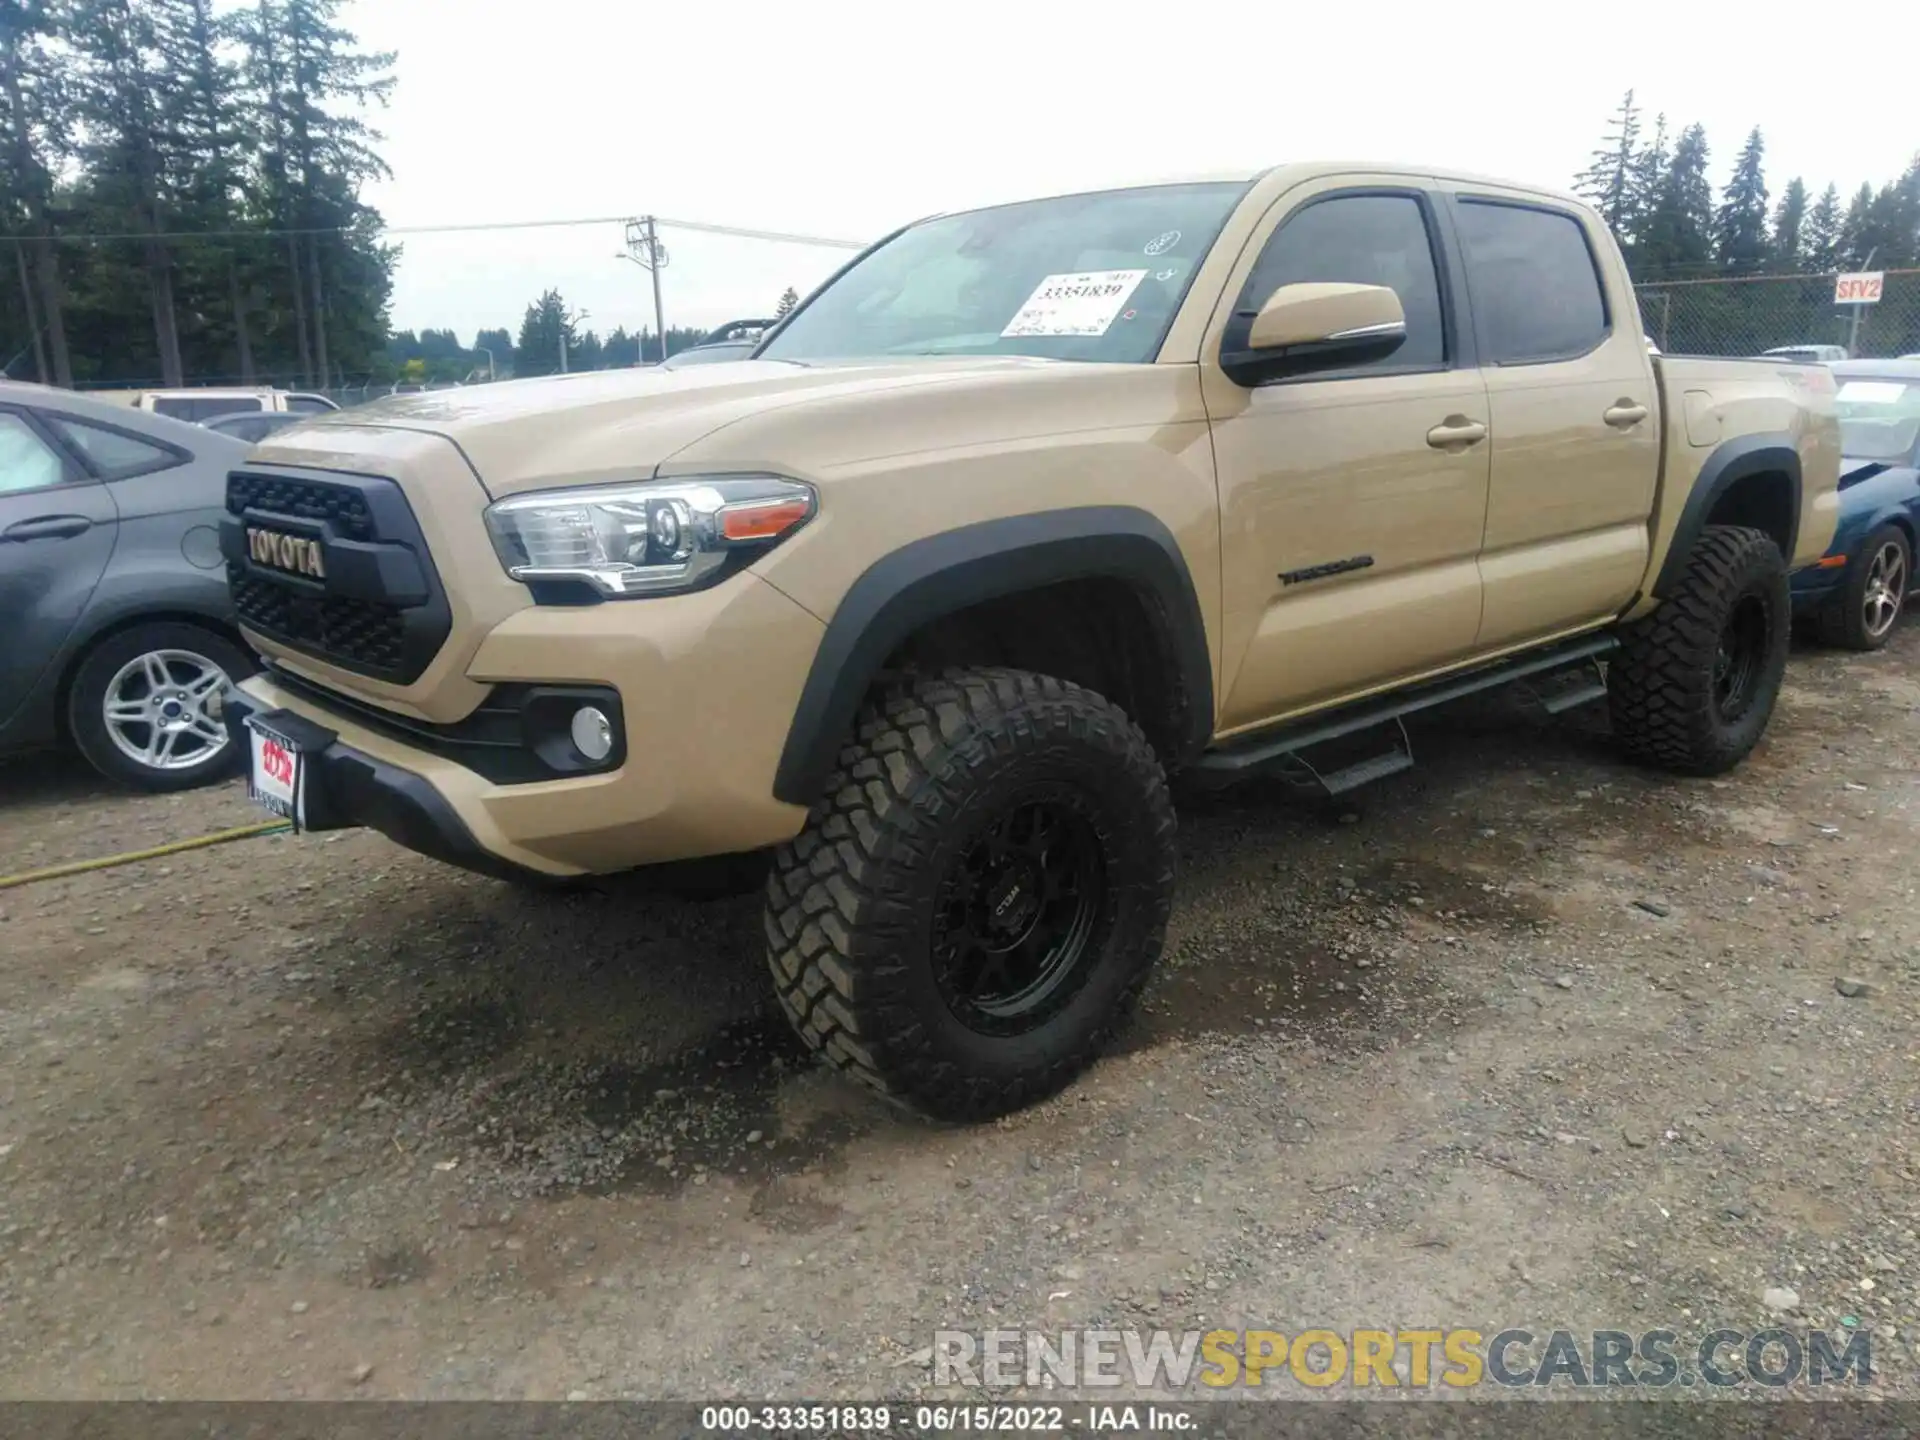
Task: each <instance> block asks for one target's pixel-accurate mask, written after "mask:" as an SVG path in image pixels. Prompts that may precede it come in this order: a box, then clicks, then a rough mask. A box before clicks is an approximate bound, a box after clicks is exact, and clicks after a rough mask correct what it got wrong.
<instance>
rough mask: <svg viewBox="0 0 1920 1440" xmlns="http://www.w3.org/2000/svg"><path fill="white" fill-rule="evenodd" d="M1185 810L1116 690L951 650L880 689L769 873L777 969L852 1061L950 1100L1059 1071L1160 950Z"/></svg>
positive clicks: (980, 1111) (864, 1071)
mask: <svg viewBox="0 0 1920 1440" xmlns="http://www.w3.org/2000/svg"><path fill="white" fill-rule="evenodd" d="M1173 842H1174V818H1173V807H1172V803H1171V801H1170V800H1169V798H1168V794H1167V784H1166V778H1165V776H1164V775H1163V774H1162V772H1161V768H1160V764H1159V761H1158V760H1157V759H1156V758H1155V756H1154V753H1153V750H1152V748H1151V747H1150V746H1149V745H1148V743H1147V741H1146V738H1145V737H1144V736H1143V735H1142V734H1141V733H1140V731H1139V730H1138V729H1137V728H1136V727H1135V726H1134V725H1133V723H1132V722H1131V721H1130V720H1128V719H1127V717H1126V715H1125V714H1123V713H1122V712H1121V711H1120V709H1119V708H1118V707H1117V706H1115V705H1113V704H1112V703H1111V702H1110V701H1108V700H1106V699H1105V698H1103V697H1102V696H1100V695H1097V694H1095V693H1093V692H1092V691H1090V690H1084V689H1082V688H1080V687H1079V686H1076V685H1070V684H1067V683H1065V682H1064V681H1059V680H1054V679H1051V678H1048V677H1045V676H1039V675H1033V674H1029V673H1027V672H1024V671H1018V670H972V671H956V672H949V673H948V674H946V675H944V676H942V677H940V678H938V679H931V680H925V681H922V682H920V683H919V684H917V685H915V686H914V687H913V688H911V689H910V690H908V691H906V692H905V693H902V694H899V695H896V696H893V697H891V698H889V699H887V700H886V701H884V702H883V703H881V704H879V705H877V706H876V707H874V708H873V709H872V710H871V711H869V712H868V713H867V714H866V715H865V716H864V717H863V719H862V721H861V723H860V726H859V729H858V732H857V734H856V736H855V737H854V739H853V741H852V743H851V744H849V745H848V746H847V748H846V749H845V750H844V751H843V752H842V754H841V757H840V765H839V768H838V771H837V773H836V774H835V775H834V777H833V778H832V780H831V781H830V782H829V784H828V789H827V794H826V798H824V799H823V800H822V801H821V802H820V803H819V804H818V805H817V806H815V807H814V811H813V814H812V815H811V816H810V817H809V819H808V823H807V828H806V829H805V830H804V831H802V832H801V834H800V835H799V836H798V837H797V838H796V839H794V840H793V841H792V842H791V843H790V844H788V845H785V846H782V847H781V848H780V850H779V851H778V852H777V853H776V855H775V857H774V862H773V871H772V874H771V876H770V877H769V880H768V885H767V912H766V928H767V944H768V951H769V957H770V960H771V964H772V969H773V979H774V985H775V988H776V989H777V991H778V992H779V996H780V1003H781V1005H782V1007H783V1008H784V1009H785V1010H786V1013H787V1017H788V1018H789V1019H790V1020H791V1021H792V1022H793V1025H794V1028H795V1029H796V1030H797V1031H799V1033H800V1035H801V1037H802V1038H803V1039H804V1040H805V1041H806V1042H807V1043H808V1044H809V1045H810V1046H812V1047H813V1048H814V1049H816V1050H818V1051H820V1052H821V1053H822V1054H824V1055H825V1056H826V1057H827V1059H828V1060H829V1061H831V1062H832V1063H833V1064H834V1065H835V1066H837V1067H838V1068H839V1069H841V1070H843V1071H845V1072H846V1073H847V1074H849V1075H851V1076H853V1077H854V1078H856V1079H858V1080H860V1081H862V1082H863V1083H865V1084H867V1085H869V1086H871V1087H872V1088H874V1089H876V1090H878V1091H880V1092H881V1093H883V1094H885V1095H888V1096H890V1097H892V1098H894V1099H896V1100H898V1101H901V1102H902V1103H904V1104H907V1105H909V1106H911V1107H913V1108H915V1109H917V1110H920V1111H922V1112H924V1113H926V1114H929V1115H932V1116H935V1117H936V1118H941V1119H953V1120H976V1119H983V1118H987V1117H990V1116H994V1115H999V1114H1003V1113H1005V1112H1007V1111H1010V1110H1015V1109H1018V1108H1020V1107H1021V1106H1023V1105H1027V1104H1030V1103H1032V1102H1033V1101H1035V1100H1038V1099H1041V1098H1042V1097H1044V1096H1046V1095H1048V1094H1051V1093H1053V1092H1054V1091H1056V1090H1058V1089H1060V1088H1061V1087H1062V1086H1064V1085H1066V1084H1067V1083H1068V1082H1069V1081H1070V1080H1072V1079H1073V1077H1074V1076H1076V1075H1077V1074H1079V1073H1080V1072H1081V1071H1082V1070H1083V1069H1085V1068H1086V1067H1087V1066H1088V1065H1089V1064H1091V1063H1092V1061H1093V1060H1094V1058H1095V1057H1096V1056H1097V1055H1098V1054H1099V1052H1100V1050H1101V1048H1102V1046H1103V1045H1104V1044H1105V1042H1106V1040H1107V1038H1108V1037H1109V1036H1110V1035H1111V1034H1112V1033H1113V1031H1114V1029H1115V1027H1116V1026H1118V1025H1119V1023H1120V1022H1121V1021H1122V1019H1124V1018H1125V1016H1126V1014H1127V1012H1128V1011H1129V1009H1130V1008H1131V1007H1132V1005H1133V1002H1134V1000H1135V998H1136V997H1137V996H1138V994H1139V991H1140V987H1141V985H1142V984H1143V983H1144V982H1145V980H1146V977H1147V974H1148V971H1149V970H1150V969H1151V967H1152V965H1153V962H1154V960H1155V959H1157V958H1158V956H1159V953H1160V946H1161V942H1162V940H1163V938H1164V935H1165V931H1166V923H1167V913H1168V910H1169V908H1170V905H1171V902H1172V894H1173V872H1174V843H1173Z"/></svg>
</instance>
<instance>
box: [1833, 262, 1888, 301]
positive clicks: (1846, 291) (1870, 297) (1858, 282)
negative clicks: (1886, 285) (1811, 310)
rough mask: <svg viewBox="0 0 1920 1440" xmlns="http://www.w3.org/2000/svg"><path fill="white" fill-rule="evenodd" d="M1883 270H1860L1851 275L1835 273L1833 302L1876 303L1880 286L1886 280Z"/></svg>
mask: <svg viewBox="0 0 1920 1440" xmlns="http://www.w3.org/2000/svg"><path fill="white" fill-rule="evenodd" d="M1886 278H1887V277H1886V272H1885V271H1883V270H1862V271H1858V272H1856V273H1855V274H1852V275H1836V276H1835V277H1834V280H1833V303H1834V304H1836V305H1878V304H1879V303H1880V288H1881V285H1882V283H1883V282H1884V281H1885V280H1886Z"/></svg>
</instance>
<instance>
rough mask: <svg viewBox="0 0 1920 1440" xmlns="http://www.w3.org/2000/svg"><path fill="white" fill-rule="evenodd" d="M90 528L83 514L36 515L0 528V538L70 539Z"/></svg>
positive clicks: (89, 523)
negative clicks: (3, 528)
mask: <svg viewBox="0 0 1920 1440" xmlns="http://www.w3.org/2000/svg"><path fill="white" fill-rule="evenodd" d="M92 528H93V522H92V521H91V520H89V519H87V517H86V516H84V515H37V516H35V517H34V518H33V519H31V520H22V521H20V522H18V523H17V524H13V525H9V526H8V527H7V528H6V529H5V530H0V539H5V540H71V539H72V538H73V537H74V536H76V535H84V534H86V533H87V531H89V530H91V529H92Z"/></svg>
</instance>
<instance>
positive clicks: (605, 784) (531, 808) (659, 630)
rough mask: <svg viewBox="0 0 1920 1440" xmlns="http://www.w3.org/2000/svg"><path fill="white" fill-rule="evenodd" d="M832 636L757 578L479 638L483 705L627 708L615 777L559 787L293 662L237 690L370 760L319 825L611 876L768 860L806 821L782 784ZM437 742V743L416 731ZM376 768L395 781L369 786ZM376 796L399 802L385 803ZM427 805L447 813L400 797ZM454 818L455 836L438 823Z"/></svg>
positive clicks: (507, 868)
mask: <svg viewBox="0 0 1920 1440" xmlns="http://www.w3.org/2000/svg"><path fill="white" fill-rule="evenodd" d="M822 629H823V627H822V626H821V624H820V622H819V621H818V620H817V619H815V618H814V617H813V616H812V615H810V614H808V613H807V612H806V611H805V610H802V609H801V608H800V607H799V606H798V605H796V604H795V603H794V602H793V601H791V600H789V599H788V598H787V597H786V596H784V595H782V594H781V593H780V592H779V591H777V590H775V589H773V587H772V586H770V585H767V584H765V583H764V582H762V581H760V580H757V579H755V578H754V577H752V576H751V575H743V576H740V577H737V578H736V579H735V580H733V581H730V582H728V583H727V584H725V585H717V586H714V587H712V588H711V589H708V590H704V591H699V592H696V593H694V594H690V595H686V596H675V597H665V598H661V599H657V600H644V601H633V602H631V603H627V602H622V603H618V604H611V603H610V604H606V605H589V606H578V607H571V606H544V605H530V606H527V607H525V608H523V609H521V610H519V611H516V612H514V613H513V614H511V615H509V616H508V617H507V618H506V619H504V620H502V621H501V622H500V623H498V624H496V625H495V626H494V627H493V628H492V629H491V630H490V631H489V632H488V633H487V635H486V636H485V637H484V638H483V639H482V640H481V642H480V643H479V645H478V647H477V648H476V649H475V651H474V657H473V659H472V661H471V662H470V664H469V667H468V674H467V677H465V678H464V680H463V683H465V684H468V685H470V686H471V687H472V688H473V689H475V690H477V691H479V692H480V694H481V695H482V697H483V698H484V697H486V696H487V695H489V694H494V695H496V696H497V695H498V694H499V693H500V692H501V691H502V690H504V689H505V688H506V687H514V688H515V689H516V690H518V691H524V692H526V693H527V694H529V695H538V694H545V693H547V692H549V691H552V692H553V693H556V694H563V693H573V692H575V691H578V690H582V689H587V688H601V687H604V689H605V690H607V691H610V692H612V693H613V694H614V695H617V696H618V700H619V714H620V717H621V720H622V722H623V723H622V727H621V728H622V736H621V738H622V742H623V747H624V748H623V750H622V752H621V754H622V761H621V763H619V764H618V768H615V769H605V770H600V771H596V772H594V773H583V774H574V775H555V776H551V777H547V778H541V777H538V776H536V775H534V774H532V773H528V774H517V773H509V772H508V771H507V770H503V769H502V768H500V766H499V765H497V764H494V763H491V762H487V761H485V760H483V758H482V755H481V752H482V751H487V750H491V749H493V748H495V747H493V746H492V744H491V741H492V740H496V739H498V738H499V736H498V735H497V734H496V729H495V727H493V726H492V725H491V723H490V722H489V723H487V724H482V723H481V722H482V721H483V720H484V719H485V717H484V716H483V715H481V714H480V713H479V712H477V711H469V712H467V718H465V719H451V720H448V719H441V720H437V721H434V722H428V721H425V720H423V719H420V718H418V717H416V716H414V715H409V714H406V713H404V712H402V711H401V710H400V709H399V708H398V707H397V706H393V707H380V706H378V705H377V704H376V703H375V701H374V699H373V697H372V696H371V695H369V694H367V693H366V692H365V691H364V690H356V689H355V687H354V686H353V685H352V684H351V683H350V681H351V677H347V676H341V675H336V674H331V673H328V672H327V671H326V670H325V669H324V668H323V667H314V666H311V665H309V664H306V663H303V657H300V656H297V655H285V656H282V657H279V658H277V659H276V662H275V668H273V669H269V670H266V671H263V672H261V673H259V674H256V675H252V676H249V677H248V678H247V679H245V680H243V681H241V682H240V684H239V686H238V687H237V691H238V694H239V697H240V699H241V702H242V703H243V704H247V705H251V706H252V707H254V708H256V709H258V710H260V711H263V712H264V711H283V712H286V713H288V714H291V715H293V716H297V717H299V718H301V719H303V720H305V721H307V722H309V723H310V724H312V725H313V726H315V727H317V729H318V730H319V731H322V732H325V736H323V737H322V739H323V741H324V743H323V744H322V747H321V749H322V753H323V754H325V755H328V756H331V755H332V754H334V753H335V752H334V747H336V746H337V747H340V750H341V751H342V752H343V753H347V754H350V755H353V756H356V757H358V762H359V763H358V765H357V766H355V765H348V766H347V767H346V769H345V770H343V771H342V773H343V775H345V776H347V778H343V779H342V780H341V782H340V788H341V790H342V798H341V799H340V801H339V802H338V803H337V804H336V805H335V807H334V811H333V813H332V814H331V815H330V816H322V817H320V818H321V819H323V820H328V821H330V822H331V823H337V824H367V825H371V826H373V827H374V828H376V829H379V830H382V831H383V832H384V833H386V834H388V835H391V836H392V837H393V838H394V839H395V840H397V841H399V843H401V844H403V845H407V846H410V847H411V848H413V849H417V850H423V851H425V852H426V853H428V854H432V855H438V856H441V857H442V858H447V859H451V860H452V861H453V863H455V864H458V865H463V866H467V867H468V868H471V869H479V870H486V871H488V872H490V873H496V874H498V873H514V874H527V873H537V874H542V875H548V876H553V877H557V878H558V877H571V876H580V875H603V874H610V873H614V872H617V871H625V870H632V869H637V868H639V867H642V866H656V865H661V864H665V863H668V862H671V861H677V860H694V859H700V858H702V857H707V856H716V855H730V854H739V853H743V852H747V851H753V850H759V849H762V848H765V847H766V846H769V845H774V844H777V843H779V842H780V841H782V840H786V839H788V838H790V837H791V836H792V835H794V834H795V833H796V832H798V830H799V829H800V827H801V826H802V825H803V824H804V823H805V820H806V809H805V807H804V806H797V805H790V804H787V803H785V802H783V801H781V800H779V799H777V798H776V797H775V796H774V794H773V788H772V787H773V776H774V773H775V771H776V769H777V768H778V765H779V758H780V753H781V749H782V747H783V745H784V744H785V742H786V737H787V730H788V727H789V723H790V718H791V716H792V715H793V713H794V708H795V706H796V705H797V703H798V697H799V694H800V690H801V688H802V686H803V685H804V683H805V680H806V674H807V670H808V667H809V666H810V664H811V662H812V658H813V654H814V651H815V650H816V649H817V648H818V646H819V637H820V634H821V631H822ZM270 653H271V652H270ZM282 672H286V673H282ZM556 676H557V677H563V679H562V680H561V681H556V679H555V677H556ZM529 703H531V702H529ZM376 711H378V712H381V713H378V714H376V713H374V712H376ZM536 728H537V727H536ZM427 730H432V731H435V732H436V734H435V735H433V736H426V735H424V734H419V733H410V732H412V731H427ZM326 737H331V738H326ZM292 738H295V739H298V738H299V737H297V736H295V737H292ZM369 761H370V762H375V763H376V764H377V765H378V766H380V767H384V772H385V774H386V776H387V777H388V778H383V779H381V780H380V782H379V783H378V784H375V783H374V782H373V781H371V780H369V778H368V777H367V775H366V773H365V772H366V770H367V769H368V765H367V762H369ZM323 764H324V766H325V769H326V771H327V774H328V777H329V778H328V780H327V781H326V782H325V783H327V785H328V788H329V790H330V791H331V790H332V788H333V786H332V783H331V775H332V773H333V770H334V768H335V766H334V762H333V761H332V760H330V759H329V760H326V761H324V762H315V771H314V773H315V774H316V775H318V774H319V773H320V767H321V765H323ZM348 771H351V772H352V773H351V774H350V775H349V774H348V773H347V772H348ZM382 773H383V772H381V771H378V770H376V771H374V774H375V775H381V774H382ZM397 777H409V778H410V779H411V780H412V781H417V782H418V785H414V784H410V783H408V778H397ZM371 790H378V791H380V792H381V794H382V795H384V796H389V797H390V796H392V795H394V794H399V795H401V796H402V799H401V800H399V801H395V800H392V799H390V798H389V799H383V800H381V801H380V802H379V803H378V804H375V803H374V801H373V800H372V798H370V795H369V792H370V791H371ZM423 792H426V793H431V795H432V796H434V797H435V798H436V799H437V801H438V804H437V806H435V805H427V804H424V802H423V803H414V802H413V801H409V800H407V799H406V798H405V797H406V796H408V795H409V794H411V795H412V796H414V797H416V798H417V797H418V796H419V795H420V794H422V793H423ZM323 803H324V802H323ZM396 806H397V807H398V809H399V810H400V811H403V812H406V814H405V816H402V815H399V814H396V813H395V808H396ZM423 813H424V815H425V817H426V819H425V820H424V821H423V820H422V818H421V815H422V814H423ZM442 814H450V815H451V816H452V817H453V820H454V821H455V822H457V823H454V824H445V823H442V822H441V821H439V820H436V819H434V816H436V815H442ZM423 824H424V826H425V828H424V830H423V829H422V826H423ZM463 832H464V833H463ZM422 837H424V838H422ZM476 851H477V852H478V853H479V854H480V855H482V856H485V857H489V858H488V862H487V863H480V862H478V861H476V860H475V859H474V858H473V856H474V854H475V852H476Z"/></svg>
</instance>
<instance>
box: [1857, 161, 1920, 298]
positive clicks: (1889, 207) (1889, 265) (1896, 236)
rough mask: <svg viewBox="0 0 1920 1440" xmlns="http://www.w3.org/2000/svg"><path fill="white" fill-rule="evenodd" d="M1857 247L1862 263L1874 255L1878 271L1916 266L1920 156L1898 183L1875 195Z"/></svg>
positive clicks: (1919, 229)
mask: <svg viewBox="0 0 1920 1440" xmlns="http://www.w3.org/2000/svg"><path fill="white" fill-rule="evenodd" d="M1855 243H1856V246H1857V248H1858V249H1859V251H1860V252H1861V255H1862V260H1863V263H1864V256H1865V255H1866V254H1867V253H1872V255H1873V264H1874V268H1875V269H1881V270H1888V269H1904V268H1905V267H1907V266H1909V265H1911V264H1913V263H1914V260H1915V258H1916V254H1920V156H1916V157H1915V159H1914V161H1913V163H1912V164H1910V165H1908V167H1907V170H1906V173H1905V174H1904V175H1902V176H1901V177H1900V178H1899V179H1898V180H1895V181H1892V182H1891V183H1889V184H1886V185H1882V186H1881V187H1880V189H1879V190H1878V191H1876V192H1875V193H1874V197H1873V203H1872V204H1871V205H1870V206H1868V207H1867V215H1866V221H1865V224H1864V225H1863V226H1862V228H1861V232H1860V234H1859V235H1858V236H1857V237H1856V241H1855Z"/></svg>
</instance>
